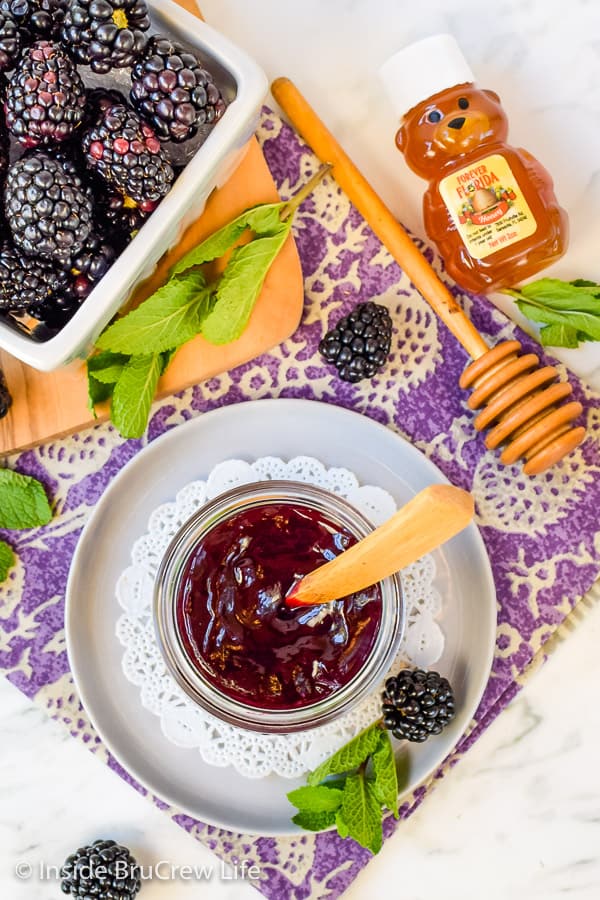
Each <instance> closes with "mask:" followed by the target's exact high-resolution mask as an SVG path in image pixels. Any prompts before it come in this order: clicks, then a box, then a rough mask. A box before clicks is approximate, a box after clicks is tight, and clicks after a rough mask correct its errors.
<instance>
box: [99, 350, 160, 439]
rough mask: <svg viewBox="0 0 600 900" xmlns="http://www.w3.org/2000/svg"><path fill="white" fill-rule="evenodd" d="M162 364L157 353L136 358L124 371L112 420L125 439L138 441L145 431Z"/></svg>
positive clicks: (114, 404)
mask: <svg viewBox="0 0 600 900" xmlns="http://www.w3.org/2000/svg"><path fill="white" fill-rule="evenodd" d="M162 364H163V360H162V359H161V357H160V355H159V354H157V353H155V354H153V355H151V356H134V357H132V359H131V360H130V361H129V362H128V363H127V365H126V366H125V368H124V369H123V373H122V375H121V377H120V378H119V380H118V381H117V383H116V385H115V390H114V394H113V401H112V409H111V419H112V421H113V423H114V425H115V426H116V428H118V430H119V432H120V433H121V434H122V435H123V437H126V438H138V437H141V436H142V435H143V433H144V431H145V430H146V425H147V424H148V416H149V414H150V407H151V406H152V400H153V398H154V393H155V391H156V385H157V384H158V379H159V378H160V374H161V368H162Z"/></svg>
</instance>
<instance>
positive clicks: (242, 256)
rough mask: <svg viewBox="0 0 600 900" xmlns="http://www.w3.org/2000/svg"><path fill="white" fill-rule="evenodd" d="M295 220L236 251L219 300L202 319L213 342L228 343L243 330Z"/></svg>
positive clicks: (204, 330) (220, 286) (217, 293)
mask: <svg viewBox="0 0 600 900" xmlns="http://www.w3.org/2000/svg"><path fill="white" fill-rule="evenodd" d="M291 224H292V222H291V219H288V220H287V221H286V222H280V223H279V225H278V226H277V228H276V229H275V231H273V233H271V234H265V235H263V236H262V237H261V238H260V240H257V239H255V240H253V241H251V243H249V244H244V246H243V247H238V248H236V249H235V250H234V251H233V253H232V254H231V259H230V260H229V262H228V264H227V266H226V268H225V271H224V272H223V274H222V276H221V278H220V280H219V282H218V284H217V287H216V290H215V294H214V296H215V304H214V306H213V308H212V310H211V311H210V312H209V313H208V315H207V317H206V319H205V320H204V322H203V323H202V334H203V335H204V337H205V338H206V340H207V341H210V343H211V344H228V343H229V342H230V341H235V340H236V339H237V338H238V337H239V336H240V335H241V334H242V333H243V331H244V329H245V328H246V325H247V324H248V319H249V318H250V313H251V312H252V310H253V309H254V304H255V303H256V301H257V300H258V297H259V295H260V292H261V290H262V286H263V283H264V280H265V278H266V277H267V272H268V271H269V269H270V268H271V265H272V264H273V261H274V260H275V258H276V257H277V255H278V253H279V251H280V250H281V248H282V247H283V245H284V244H285V242H286V240H287V236H288V234H289V233H290V228H291Z"/></svg>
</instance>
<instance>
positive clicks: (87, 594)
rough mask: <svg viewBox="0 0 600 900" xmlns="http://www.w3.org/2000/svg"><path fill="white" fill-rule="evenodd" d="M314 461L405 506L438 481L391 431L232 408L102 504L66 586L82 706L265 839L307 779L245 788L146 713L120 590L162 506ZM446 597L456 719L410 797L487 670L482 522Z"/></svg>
mask: <svg viewBox="0 0 600 900" xmlns="http://www.w3.org/2000/svg"><path fill="white" fill-rule="evenodd" d="M300 454H302V455H310V456H315V457H317V458H318V459H320V460H321V461H322V462H323V463H324V464H325V465H328V466H346V467H347V468H349V469H351V470H352V471H353V472H355V473H356V475H357V477H358V479H359V481H361V482H363V483H365V482H366V483H368V484H378V485H380V486H381V487H382V488H385V489H386V490H387V491H389V492H390V493H391V494H393V496H394V497H395V498H396V501H397V502H398V504H399V505H402V504H403V503H405V502H406V501H407V500H408V499H409V498H410V497H411V496H412V495H413V494H414V493H416V492H417V491H419V490H421V489H422V488H424V487H425V486H426V485H428V484H432V483H441V482H445V480H446V479H445V478H444V476H443V475H442V474H441V472H440V471H439V470H438V469H437V468H436V467H435V466H434V465H433V464H432V463H431V462H429V461H428V460H427V459H426V458H425V457H424V456H423V455H422V454H421V453H420V452H419V451H418V450H416V449H415V448H414V447H413V446H412V445H411V444H409V443H407V442H406V441H404V440H403V439H402V438H400V437H398V436H397V435H396V434H394V433H393V432H392V431H390V430H389V429H387V428H384V427H383V426H381V425H378V424H377V423H375V422H373V421H371V420H370V419H367V418H365V417H364V416H360V415H358V414H356V413H352V412H347V411H346V410H343V409H340V408H338V407H334V406H329V405H327V404H323V403H315V402H310V401H306V400H261V401H256V402H252V403H244V404H240V405H237V406H228V407H225V408H223V409H219V410H216V411H214V412H211V413H207V414H205V415H203V416H200V417H199V418H197V419H193V420H192V421H190V422H187V423H186V424H184V425H181V426H179V427H178V428H176V429H174V430H173V431H169V432H168V433H167V434H165V435H163V436H162V437H161V438H158V439H157V440H156V441H154V442H153V443H152V444H150V445H149V446H148V447H147V448H146V449H145V450H143V451H142V452H141V453H140V454H139V455H138V456H136V457H135V458H134V459H132V460H131V462H130V463H128V465H127V466H125V468H124V469H123V470H122V471H121V472H120V473H119V475H118V476H117V477H116V478H115V479H114V481H113V482H112V484H111V485H110V487H109V489H108V490H107V491H106V492H105V494H104V495H103V496H102V499H101V500H100V502H99V503H98V505H97V506H96V509H95V510H94V512H93V514H92V516H91V518H90V520H89V522H88V524H87V526H86V528H85V530H84V532H83V534H82V536H81V538H80V540H79V544H78V546H77V550H76V553H75V557H74V559H73V564H72V567H71V574H70V577H69V584H68V587H67V608H66V633H67V648H68V653H69V660H70V664H71V669H72V671H73V675H74V678H75V682H76V684H77V687H78V689H79V692H80V695H81V698H82V701H83V704H84V706H85V708H86V710H87V712H88V713H89V715H90V718H91V719H92V721H93V723H94V725H95V727H96V728H97V730H98V732H99V733H100V735H101V736H102V738H103V740H104V742H105V743H106V745H107V746H108V748H109V749H110V751H111V752H112V753H113V755H114V756H115V757H116V758H117V759H118V760H119V762H120V763H121V764H122V765H123V766H124V767H125V768H126V769H127V770H128V771H129V772H130V773H131V774H132V775H133V776H134V778H136V779H137V780H138V781H140V782H141V783H142V784H144V785H145V786H146V787H147V788H149V790H151V791H152V792H153V793H154V794H156V795H157V796H158V797H160V798H162V799H163V800H166V801H167V802H169V803H172V804H173V805H174V806H176V807H178V808H179V809H181V810H183V811H185V812H187V813H189V814H190V815H192V816H195V817H197V818H199V819H202V820H203V821H205V822H209V823H211V824H214V825H218V826H221V827H223V828H228V829H231V830H233V831H243V832H247V833H254V834H291V833H294V831H295V826H293V825H292V824H291V822H290V815H292V814H293V813H294V810H293V808H292V807H291V806H290V805H289V803H288V801H287V799H286V796H285V795H286V792H287V791H289V790H291V789H292V788H294V787H296V786H297V784H299V783H300V782H296V781H290V780H288V779H284V778H280V777H279V776H270V777H268V778H264V779H248V778H244V777H243V776H242V775H239V774H238V773H237V772H235V771H234V770H233V769H231V767H228V768H224V769H220V768H215V767H213V766H210V765H208V764H207V763H204V762H203V760H202V758H201V756H200V754H199V753H198V752H197V751H195V750H184V749H179V748H177V747H175V746H174V745H173V744H172V743H170V741H168V740H167V739H166V738H165V737H164V736H163V734H162V733H161V730H160V725H159V720H158V719H157V718H156V717H155V716H154V715H152V714H151V713H149V712H147V711H146V710H144V709H143V707H142V705H141V703H140V699H139V690H138V688H136V687H134V686H133V685H132V684H130V683H129V682H128V681H127V680H126V679H125V676H124V675H123V674H122V671H121V656H122V648H121V646H120V644H119V642H118V641H117V638H116V637H115V622H116V620H117V618H118V616H119V614H120V607H119V606H118V604H117V601H116V599H115V584H116V581H117V578H118V577H119V575H120V574H121V572H122V571H123V570H124V569H125V568H126V567H127V565H128V564H129V562H130V552H131V545H132V543H133V541H134V540H135V538H137V537H139V536H140V535H142V534H143V533H144V532H145V530H146V525H147V521H148V517H149V515H150V513H151V512H152V510H153V509H154V508H155V507H156V506H158V505H159V504H160V503H164V502H167V501H169V500H172V499H173V498H174V497H175V494H176V493H177V491H178V490H179V489H180V488H181V487H183V485H185V484H187V483H188V482H189V481H193V480H194V479H196V478H203V477H206V475H207V474H208V472H209V471H210V469H211V468H212V467H213V466H214V465H216V464H217V463H218V462H220V461H221V460H223V459H227V458H232V457H235V458H238V459H247V460H249V461H251V460H253V459H256V458H257V457H259V456H266V455H274V456H281V457H283V458H284V459H290V458H292V457H293V456H297V455H300ZM435 556H436V563H437V568H438V575H437V577H436V586H437V587H438V589H439V590H440V592H441V594H442V597H443V601H444V606H443V613H442V616H441V618H440V624H441V625H442V628H443V630H444V633H445V635H446V647H445V651H444V655H443V657H442V659H441V660H440V662H439V663H438V664H437V666H436V667H437V668H439V669H440V671H441V672H443V673H444V674H445V675H447V676H448V677H449V678H450V681H451V682H452V684H453V686H454V688H455V692H456V695H457V700H458V713H457V716H456V718H455V720H454V721H453V722H452V723H451V725H450V726H449V727H448V728H447V729H446V730H445V731H444V732H443V733H442V734H441V735H439V736H438V737H436V738H432V739H430V740H429V741H427V743H425V744H423V745H420V746H411V747H410V750H409V751H408V754H407V764H408V765H407V780H406V782H405V784H404V786H403V788H404V791H406V792H407V791H410V790H412V789H413V788H414V787H416V786H417V785H418V784H419V783H420V782H421V781H423V779H424V778H426V776H427V775H428V774H429V773H431V772H432V771H433V770H434V769H435V768H436V767H437V766H438V765H439V764H440V763H441V762H442V760H443V759H444V758H445V756H446V755H447V754H448V753H449V752H450V750H451V749H452V747H453V746H454V745H455V743H456V742H457V741H458V739H459V737H460V736H461V734H462V733H463V731H464V730H465V728H466V727H467V725H468V724H469V721H470V720H471V718H472V716H473V713H474V712H475V709H476V707H477V705H478V703H479V700H480V698H481V695H482V693H483V690H484V688H485V685H486V682H487V679H488V677H489V673H490V667H491V662H492V655H493V650H494V642H495V632H496V598H495V591H494V583H493V580H492V574H491V570H490V564H489V560H488V557H487V554H486V551H485V548H484V545H483V541H482V539H481V536H480V534H479V531H478V530H477V528H476V527H475V526H474V525H471V526H469V528H468V529H466V530H465V531H464V532H462V534H460V535H459V536H458V537H456V538H454V539H453V540H452V541H450V542H449V543H448V544H446V545H445V546H444V547H443V548H441V550H439V551H436V554H435Z"/></svg>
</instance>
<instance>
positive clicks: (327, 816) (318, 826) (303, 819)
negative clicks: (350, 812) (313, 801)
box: [292, 809, 335, 831]
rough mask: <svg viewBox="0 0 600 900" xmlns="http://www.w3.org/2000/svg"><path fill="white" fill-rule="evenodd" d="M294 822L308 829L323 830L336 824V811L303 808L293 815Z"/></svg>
mask: <svg viewBox="0 0 600 900" xmlns="http://www.w3.org/2000/svg"><path fill="white" fill-rule="evenodd" d="M292 822H295V823H296V825H299V826H300V828H305V829H306V830H307V831H323V829H324V828H330V827H331V826H332V825H334V824H335V812H315V811H314V810H310V809H301V810H300V812H298V813H296V815H295V816H292Z"/></svg>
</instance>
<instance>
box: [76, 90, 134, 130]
mask: <svg viewBox="0 0 600 900" xmlns="http://www.w3.org/2000/svg"><path fill="white" fill-rule="evenodd" d="M109 106H127V100H126V99H125V97H124V95H123V94H122V93H121V92H120V91H117V90H114V89H110V88H91V89H90V90H88V91H87V94H86V106H85V122H86V124H87V125H96V124H97V122H98V120H99V118H100V116H101V115H102V114H103V113H104V112H105V110H107V109H108V107H109Z"/></svg>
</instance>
